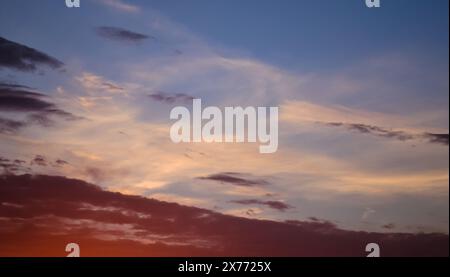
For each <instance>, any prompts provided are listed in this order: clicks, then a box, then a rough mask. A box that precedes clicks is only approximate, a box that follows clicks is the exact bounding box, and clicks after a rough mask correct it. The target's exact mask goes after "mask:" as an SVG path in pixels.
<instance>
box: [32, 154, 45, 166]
mask: <svg viewBox="0 0 450 277" xmlns="http://www.w3.org/2000/svg"><path fill="white" fill-rule="evenodd" d="M31 164H32V165H33V164H36V165H39V166H47V160H46V159H45V157H44V156H41V155H37V156H36V157H34V159H33V160H32V161H31Z"/></svg>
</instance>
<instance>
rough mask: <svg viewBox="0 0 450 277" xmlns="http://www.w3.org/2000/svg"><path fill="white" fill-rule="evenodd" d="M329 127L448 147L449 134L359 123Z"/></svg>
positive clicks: (337, 123) (338, 123)
mask: <svg viewBox="0 0 450 277" xmlns="http://www.w3.org/2000/svg"><path fill="white" fill-rule="evenodd" d="M325 124H326V125H328V126H333V127H344V128H346V129H348V130H351V131H356V132H359V133H363V134H370V135H374V136H378V137H383V138H392V139H396V140H399V141H408V140H417V139H426V140H428V142H430V143H436V144H443V145H448V134H432V133H421V134H415V133H408V132H405V131H396V130H388V129H385V128H382V127H379V126H374V125H367V124H359V123H342V122H327V123H325Z"/></svg>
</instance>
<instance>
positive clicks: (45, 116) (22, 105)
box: [0, 83, 80, 133]
mask: <svg viewBox="0 0 450 277" xmlns="http://www.w3.org/2000/svg"><path fill="white" fill-rule="evenodd" d="M0 112H10V113H11V112H13V113H16V114H17V113H20V114H25V115H26V118H25V119H24V120H15V119H14V120H13V119H9V118H0V130H2V132H8V133H13V132H15V131H18V130H19V129H21V128H23V127H26V126H28V125H31V124H38V125H41V126H51V125H52V124H53V120H52V117H58V118H61V119H64V120H78V119H80V117H77V116H75V115H73V114H72V113H70V112H67V111H64V110H62V109H60V108H59V107H57V106H56V105H55V104H53V103H51V102H49V101H48V97H47V96H46V95H44V94H41V93H38V92H34V91H30V90H27V89H26V87H25V86H20V85H9V84H4V83H0Z"/></svg>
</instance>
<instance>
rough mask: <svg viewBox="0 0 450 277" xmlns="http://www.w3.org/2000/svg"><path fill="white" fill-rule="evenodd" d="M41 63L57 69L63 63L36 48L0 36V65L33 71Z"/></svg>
mask: <svg viewBox="0 0 450 277" xmlns="http://www.w3.org/2000/svg"><path fill="white" fill-rule="evenodd" d="M42 65H45V66H48V67H50V68H52V69H59V68H61V67H62V66H63V65H64V64H63V63H62V62H61V61H59V60H57V59H56V58H53V57H51V56H49V55H47V54H45V53H42V52H40V51H38V50H36V49H33V48H30V47H27V46H25V45H22V44H19V43H16V42H13V41H10V40H7V39H5V38H2V37H0V67H6V68H11V69H15V70H20V71H28V72H33V71H36V69H37V68H38V67H39V66H42Z"/></svg>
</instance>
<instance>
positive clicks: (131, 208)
mask: <svg viewBox="0 0 450 277" xmlns="http://www.w3.org/2000/svg"><path fill="white" fill-rule="evenodd" d="M0 221H1V222H0V256H65V255H66V253H65V252H64V247H65V245H66V244H67V243H68V242H76V243H78V244H79V245H80V247H81V255H82V256H209V255H212V256H365V255H366V253H365V251H364V249H365V246H366V244H367V243H369V242H377V243H378V244H379V245H380V247H381V254H382V256H448V253H449V251H448V248H449V244H448V235H446V234H400V233H387V234H381V233H367V232H355V231H345V230H341V229H338V228H337V227H336V226H335V225H333V224H332V223H330V222H322V221H318V220H313V221H296V220H292V221H288V222H274V221H268V220H254V219H246V218H239V217H233V216H227V215H223V214H219V213H216V212H212V211H209V210H205V209H199V208H193V207H186V206H181V205H178V204H173V203H167V202H161V201H157V200H153V199H147V198H143V197H139V196H129V195H123V194H120V193H113V192H107V191H104V190H102V189H100V188H99V187H97V186H95V185H91V184H88V183H85V182H83V181H79V180H73V179H67V178H64V177H51V176H32V175H22V176H14V175H4V176H2V177H0Z"/></svg>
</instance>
